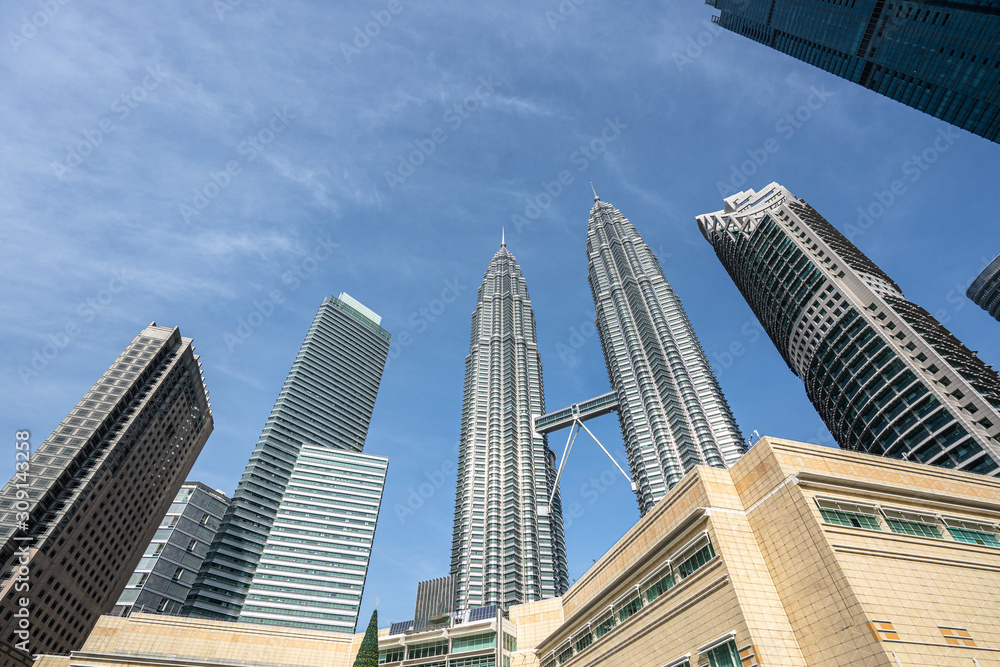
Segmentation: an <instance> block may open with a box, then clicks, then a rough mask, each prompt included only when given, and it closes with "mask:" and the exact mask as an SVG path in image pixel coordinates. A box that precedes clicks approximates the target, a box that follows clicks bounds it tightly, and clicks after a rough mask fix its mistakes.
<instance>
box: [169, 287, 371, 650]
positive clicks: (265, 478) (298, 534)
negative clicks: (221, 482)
mask: <svg viewBox="0 0 1000 667" xmlns="http://www.w3.org/2000/svg"><path fill="white" fill-rule="evenodd" d="M380 322H381V318H380V317H379V316H378V315H376V314H375V313H373V312H372V311H371V310H369V309H368V308H366V307H365V306H364V305H362V304H361V303H359V302H357V301H356V300H354V299H353V298H351V297H350V296H349V295H347V294H341V295H340V297H339V298H328V299H326V300H325V301H324V302H323V305H322V306H320V309H319V312H317V313H316V317H315V319H314V320H313V323H312V326H310V327H309V332H308V333H307V334H306V339H305V341H304V342H303V343H302V347H301V348H300V349H299V353H298V355H297V356H296V357H295V362H294V363H293V364H292V368H291V370H290V371H289V373H288V377H287V378H286V380H285V384H284V386H283V387H282V388H281V392H280V393H279V394H278V399H277V400H276V401H275V403H274V408H273V409H272V410H271V415H270V417H268V420H267V423H266V424H265V425H264V431H263V433H261V436H260V439H259V440H258V441H257V446H256V448H255V449H254V451H253V454H252V455H251V457H250V463H249V464H248V465H247V467H246V470H245V472H244V473H243V477H242V478H241V479H240V483H239V485H238V486H237V487H236V493H235V494H233V500H232V502H231V503H230V504H229V507H228V509H227V510H226V514H225V517H224V518H223V523H222V526H221V527H220V528H219V530H218V532H217V533H216V537H215V540H214V541H213V543H212V546H211V548H210V549H209V551H208V555H207V557H206V558H205V561H204V563H203V564H202V567H201V571H200V572H199V574H198V578H197V579H196V580H195V584H194V587H193V588H192V590H191V592H190V594H189V595H188V598H187V601H186V603H185V607H184V613H185V614H189V615H192V616H207V617H210V618H223V619H229V620H237V619H238V620H240V621H247V622H255V623H263V624H270V625H286V626H294V627H304V628H312V629H326V630H334V631H345V632H353V631H354V626H355V622H356V619H357V614H358V610H359V608H360V602H361V593H362V589H363V586H364V579H365V573H366V571H367V564H368V556H369V554H370V551H371V544H372V540H373V539H374V533H375V521H376V518H377V515H378V507H379V503H380V502H381V496H382V486H383V484H384V481H385V471H386V460H385V459H384V458H381V457H372V456H368V455H365V454H361V453H360V452H361V449H362V447H363V446H364V443H365V436H366V435H367V433H368V424H369V422H370V420H371V415H372V410H373V409H374V407H375V396H376V394H377V393H378V387H379V383H380V381H381V378H382V370H383V368H384V367H385V360H386V355H387V354H388V352H389V342H390V335H389V333H388V332H387V331H386V330H385V329H383V328H382V327H381V325H380ZM352 457H353V458H352Z"/></svg>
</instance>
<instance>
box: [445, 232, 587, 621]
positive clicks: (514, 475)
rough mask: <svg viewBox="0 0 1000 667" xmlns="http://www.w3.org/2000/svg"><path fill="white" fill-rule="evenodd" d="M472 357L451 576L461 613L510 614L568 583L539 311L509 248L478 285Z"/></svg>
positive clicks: (556, 593) (560, 591)
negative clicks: (537, 419) (535, 421)
mask: <svg viewBox="0 0 1000 667" xmlns="http://www.w3.org/2000/svg"><path fill="white" fill-rule="evenodd" d="M471 339H472V340H471V342H470V348H469V354H468V356H467V357H466V358H465V391H464V394H463V398H462V426H461V432H460V436H459V437H460V445H459V455H458V482H457V490H456V493H455V525H454V538H453V540H452V547H451V574H452V575H454V577H455V584H454V585H455V600H456V605H457V607H458V608H459V609H470V608H473V607H483V606H487V605H499V606H502V607H504V608H506V607H508V606H509V605H512V604H523V603H525V602H534V601H536V600H541V599H544V598H551V597H556V596H559V595H562V594H563V593H564V592H565V591H566V589H567V588H568V587H569V576H568V570H567V566H566V543H565V540H564V537H563V523H562V507H561V505H560V501H559V493H558V492H557V493H556V494H555V497H554V499H553V502H552V505H551V507H549V508H548V511H546V512H541V511H539V507H543V506H545V505H546V504H547V503H548V501H549V497H550V495H552V489H553V487H554V486H555V477H556V470H555V460H556V457H555V454H554V453H553V452H552V450H551V449H549V447H548V443H547V441H546V438H545V436H544V435H539V434H538V433H536V432H535V430H534V428H533V425H532V418H533V416H536V415H542V414H545V397H544V395H543V389H542V362H541V357H540V356H539V354H538V342H537V339H536V334H535V313H534V311H533V310H532V308H531V300H530V298H529V297H528V286H527V284H526V283H525V281H524V277H523V276H522V275H521V267H519V266H518V265H517V261H516V260H515V259H514V256H513V255H512V254H510V252H509V251H508V250H507V246H506V244H503V243H501V246H500V250H498V251H497V253H496V255H494V257H493V259H492V260H491V261H490V263H489V266H488V267H487V269H486V274H485V275H484V276H483V282H482V284H481V285H480V286H479V296H478V300H477V303H476V310H475V312H474V313H473V314H472V336H471Z"/></svg>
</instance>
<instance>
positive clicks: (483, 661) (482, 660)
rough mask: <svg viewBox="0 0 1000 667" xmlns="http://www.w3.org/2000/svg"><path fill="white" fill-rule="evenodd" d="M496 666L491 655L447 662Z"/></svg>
mask: <svg viewBox="0 0 1000 667" xmlns="http://www.w3.org/2000/svg"><path fill="white" fill-rule="evenodd" d="M496 664H497V660H496V656H494V655H493V654H492V653H491V654H490V655H477V656H475V657H473V658H459V659H458V660H455V659H452V660H450V661H449V662H448V666H449V667H496ZM553 664H555V661H553ZM420 667H431V665H420Z"/></svg>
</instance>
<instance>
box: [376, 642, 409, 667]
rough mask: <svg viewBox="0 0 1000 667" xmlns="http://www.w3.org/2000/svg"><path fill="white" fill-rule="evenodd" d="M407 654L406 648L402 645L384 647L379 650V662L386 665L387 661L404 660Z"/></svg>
mask: <svg viewBox="0 0 1000 667" xmlns="http://www.w3.org/2000/svg"><path fill="white" fill-rule="evenodd" d="M405 655H406V649H405V648H403V647H402V646H400V647H398V648H386V649H382V650H381V651H379V652H378V664H380V665H384V664H385V663H387V662H402V661H403V657H404V656H405Z"/></svg>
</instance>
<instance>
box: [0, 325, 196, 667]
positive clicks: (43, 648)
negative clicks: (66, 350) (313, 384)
mask: <svg viewBox="0 0 1000 667" xmlns="http://www.w3.org/2000/svg"><path fill="white" fill-rule="evenodd" d="M193 350H194V346H193V345H192V341H191V339H190V338H182V337H181V335H180V332H179V331H178V330H177V329H176V328H175V329H170V328H168V327H159V326H156V323H155V322H154V323H153V324H151V325H150V326H148V327H147V328H146V329H144V330H143V331H142V332H141V333H140V334H139V335H138V336H137V337H136V338H135V339H134V340H133V341H132V342H131V343H130V344H129V346H128V347H127V348H125V351H124V352H123V353H122V354H121V356H119V357H118V359H117V360H115V362H114V363H113V364H111V367H110V368H108V370H107V371H106V372H105V373H104V375H103V376H102V377H101V379H100V380H98V381H97V383H96V384H95V385H94V386H93V387H91V388H90V390H89V391H88V392H87V393H86V394H85V395H84V397H83V398H82V399H81V400H80V402H79V403H77V405H76V407H75V408H73V410H72V411H71V412H70V413H69V415H67V417H66V418H65V419H64V420H63V421H62V423H61V424H60V425H59V426H58V427H56V429H55V431H53V432H52V434H51V435H50V436H49V437H48V438H46V440H45V441H44V442H43V443H42V444H41V445H40V446H38V448H37V449H36V450H35V451H34V452H31V455H30V460H28V462H27V464H26V465H24V466H20V467H19V470H20V472H18V473H17V474H15V475H14V477H13V479H11V481H10V482H8V483H7V485H6V486H5V487H4V490H3V494H2V495H0V545H2V547H0V563H3V572H5V573H6V575H5V576H4V577H3V582H2V584H0V637H2V640H0V662H2V663H3V664H4V665H20V664H24V665H30V664H31V662H32V658H31V655H32V654H35V653H69V652H70V651H71V650H74V649H78V648H80V646H82V645H83V641H84V639H86V638H87V635H88V634H89V632H90V630H91V628H93V626H94V624H95V623H96V622H97V618H98V617H99V616H100V615H101V614H106V613H108V612H109V611H111V608H112V607H113V606H114V604H115V601H116V600H117V599H118V596H119V594H120V593H121V592H122V590H123V589H124V587H125V585H126V582H127V581H128V579H129V576H130V575H131V574H132V572H133V570H135V568H136V565H137V564H138V563H139V559H140V558H141V557H142V554H143V550H144V549H145V548H146V545H147V544H148V543H149V541H150V539H152V537H153V535H154V533H155V532H156V529H157V526H158V525H159V522H160V517H162V516H163V515H164V513H166V511H167V509H168V508H169V507H170V503H171V501H173V499H174V497H175V496H176V495H177V491H178V489H180V486H181V484H182V483H183V482H184V478H185V477H186V476H187V474H188V472H189V471H190V470H191V466H192V465H193V464H194V460H195V458H197V456H198V454H199V452H201V449H202V447H203V446H204V444H205V441H206V440H207V439H208V436H209V434H210V433H211V432H212V412H211V410H210V409H209V404H208V395H207V392H206V390H205V384H204V381H203V379H202V376H201V369H200V365H199V363H198V357H197V356H196V355H195V354H194V352H193ZM29 442H30V441H29ZM19 451H20V449H19ZM25 601H27V602H25Z"/></svg>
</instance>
